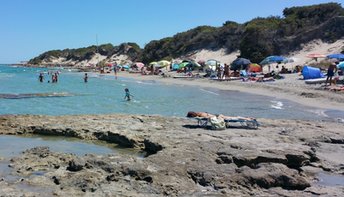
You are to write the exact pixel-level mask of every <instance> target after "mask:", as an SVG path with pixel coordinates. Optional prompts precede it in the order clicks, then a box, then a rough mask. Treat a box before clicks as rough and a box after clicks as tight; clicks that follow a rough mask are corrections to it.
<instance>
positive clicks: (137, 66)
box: [133, 62, 145, 70]
mask: <svg viewBox="0 0 344 197" xmlns="http://www.w3.org/2000/svg"><path fill="white" fill-rule="evenodd" d="M144 66H145V64H144V63H142V62H135V63H134V65H133V67H136V68H137V69H139V70H141V68H142V67H144Z"/></svg>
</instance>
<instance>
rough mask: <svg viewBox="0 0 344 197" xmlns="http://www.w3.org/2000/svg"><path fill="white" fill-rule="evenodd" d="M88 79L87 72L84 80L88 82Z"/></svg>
mask: <svg viewBox="0 0 344 197" xmlns="http://www.w3.org/2000/svg"><path fill="white" fill-rule="evenodd" d="M87 81H88V76H87V73H85V76H84V82H85V83H87Z"/></svg>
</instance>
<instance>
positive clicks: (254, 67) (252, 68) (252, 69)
mask: <svg viewBox="0 0 344 197" xmlns="http://www.w3.org/2000/svg"><path fill="white" fill-rule="evenodd" d="M248 71H250V72H262V67H261V66H260V65H259V64H256V63H253V64H249V65H248Z"/></svg>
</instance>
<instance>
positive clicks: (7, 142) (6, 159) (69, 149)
mask: <svg viewBox="0 0 344 197" xmlns="http://www.w3.org/2000/svg"><path fill="white" fill-rule="evenodd" d="M37 146H47V147H49V149H50V150H51V151H53V152H62V153H72V154H76V155H79V156H82V155H85V154H95V155H105V154H126V155H127V154H130V155H135V156H137V157H139V158H142V157H143V156H144V155H143V153H141V152H139V151H138V150H134V149H129V148H126V149H125V148H119V147H117V146H116V145H115V144H109V143H106V142H99V141H96V142H93V141H92V142H85V141H81V140H80V139H76V138H70V137H55V136H39V135H31V136H9V135H0V178H3V179H4V180H5V181H6V182H7V183H17V182H21V181H20V180H21V179H22V178H24V177H20V176H16V175H13V174H12V168H10V167H9V164H10V158H12V157H15V156H17V155H19V154H20V153H22V152H23V151H24V150H27V149H30V148H33V147H37ZM44 173H45V172H43V171H38V172H33V173H32V174H31V175H30V178H32V177H34V176H42V175H44ZM25 178H27V177H25ZM14 187H15V188H16V189H17V190H23V191H27V192H37V193H41V194H44V193H46V192H51V189H49V188H42V187H37V186H32V185H29V184H27V183H25V182H22V183H20V184H16V185H15V186H14Z"/></svg>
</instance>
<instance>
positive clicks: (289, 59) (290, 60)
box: [282, 58, 295, 64]
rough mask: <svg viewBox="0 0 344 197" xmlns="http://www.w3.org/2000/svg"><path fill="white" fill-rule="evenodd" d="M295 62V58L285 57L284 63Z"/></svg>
mask: <svg viewBox="0 0 344 197" xmlns="http://www.w3.org/2000/svg"><path fill="white" fill-rule="evenodd" d="M292 62H295V58H285V59H284V60H283V61H282V63H284V64H286V63H292Z"/></svg>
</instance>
